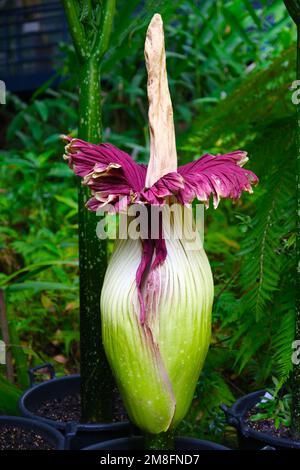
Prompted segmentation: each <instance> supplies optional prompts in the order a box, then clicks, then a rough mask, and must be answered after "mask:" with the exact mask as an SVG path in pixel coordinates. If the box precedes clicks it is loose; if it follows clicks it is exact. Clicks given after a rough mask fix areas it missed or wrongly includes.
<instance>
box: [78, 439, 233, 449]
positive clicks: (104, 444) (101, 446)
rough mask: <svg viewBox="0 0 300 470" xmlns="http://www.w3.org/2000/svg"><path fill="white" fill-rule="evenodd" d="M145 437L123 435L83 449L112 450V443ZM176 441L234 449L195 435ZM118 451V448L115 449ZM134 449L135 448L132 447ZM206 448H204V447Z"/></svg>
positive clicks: (133, 441)
mask: <svg viewBox="0 0 300 470" xmlns="http://www.w3.org/2000/svg"><path fill="white" fill-rule="evenodd" d="M142 439H143V437H142V436H131V437H121V438H118V439H111V440H109V441H103V442H101V443H100V442H99V443H97V444H93V445H91V446H87V447H84V448H83V449H81V450H106V449H105V447H107V446H108V449H107V450H110V449H109V447H110V446H111V445H112V444H120V445H122V444H123V443H125V442H126V441H131V442H132V443H137V442H141V441H142ZM175 441H177V442H178V441H179V442H181V443H182V444H184V442H187V441H190V442H191V441H193V442H195V441H197V443H199V444H200V445H205V444H207V443H209V444H213V445H214V446H215V447H216V448H215V449H211V450H222V451H223V450H226V451H227V450H232V449H229V447H225V446H223V445H222V444H218V443H216V442H213V441H206V440H203V439H197V438H195V437H187V436H177V437H175ZM99 446H100V449H99ZM114 450H116V451H117V449H114ZM132 450H134V449H132ZM180 450H184V448H182V449H180ZM203 450H204V449H203Z"/></svg>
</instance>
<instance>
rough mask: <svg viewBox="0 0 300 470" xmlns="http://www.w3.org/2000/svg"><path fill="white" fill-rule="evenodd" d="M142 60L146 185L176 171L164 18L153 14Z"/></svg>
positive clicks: (150, 184) (149, 185)
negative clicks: (147, 139)
mask: <svg viewBox="0 0 300 470" xmlns="http://www.w3.org/2000/svg"><path fill="white" fill-rule="evenodd" d="M145 62H146V67H147V72H148V82H147V92H148V101H149V112H148V118H149V132H150V160H149V165H148V170H147V176H146V187H147V188H149V187H151V186H152V185H153V184H154V183H156V181H157V180H159V179H160V178H161V177H162V176H164V175H166V174H167V173H170V172H173V171H176V170H177V152H176V141H175V130H174V122H173V109H172V102H171V97H170V92H169V87H168V78H167V70H166V52H165V38H164V29H163V20H162V17H161V16H160V14H158V13H156V14H155V15H154V16H153V18H152V20H151V22H150V24H149V27H148V30H147V35H146V41H145Z"/></svg>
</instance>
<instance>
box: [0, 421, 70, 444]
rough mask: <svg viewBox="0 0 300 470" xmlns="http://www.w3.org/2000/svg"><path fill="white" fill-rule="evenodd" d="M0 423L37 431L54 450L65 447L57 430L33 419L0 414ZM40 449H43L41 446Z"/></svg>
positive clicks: (63, 439)
mask: <svg viewBox="0 0 300 470" xmlns="http://www.w3.org/2000/svg"><path fill="white" fill-rule="evenodd" d="M1 424H8V425H13V426H14V427H17V428H22V429H24V430H25V431H26V430H28V431H34V432H37V433H38V434H39V435H40V436H42V437H43V438H44V440H45V441H47V442H48V443H49V444H50V445H51V447H53V448H54V450H63V449H64V448H65V438H64V436H63V435H62V434H61V433H60V432H59V431H57V430H56V429H54V428H53V427H51V426H48V424H44V423H40V422H38V421H36V420H35V419H27V418H19V417H17V416H0V425H1ZM40 450H43V449H42V448H41V449H40Z"/></svg>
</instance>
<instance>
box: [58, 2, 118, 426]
mask: <svg viewBox="0 0 300 470" xmlns="http://www.w3.org/2000/svg"><path fill="white" fill-rule="evenodd" d="M63 4H64V8H65V12H66V16H67V19H68V23H69V29H70V33H71V36H72V39H73V43H74V46H75V50H76V53H77V58H78V62H79V64H80V65H79V69H80V72H79V128H78V137H79V138H81V139H83V140H86V141H88V142H91V143H100V141H101V139H102V119H101V94H100V91H101V89H100V65H101V58H102V56H103V54H104V52H105V50H106V48H107V47H108V42H109V37H110V33H111V28H112V19H113V15H114V7H115V0H103V2H102V12H101V24H100V27H99V28H98V30H97V31H96V33H95V35H94V38H92V41H90V39H88V38H87V35H86V31H85V27H84V26H83V25H82V23H81V22H80V19H79V18H80V12H79V5H78V2H76V1H74V0H63ZM87 30H89V25H87ZM93 44H96V47H93ZM89 197H90V194H89V191H88V190H87V188H84V187H82V186H81V185H80V187H79V197H78V204H79V212H78V222H79V269H80V370H81V415H82V416H81V419H82V421H83V422H109V421H112V411H113V398H112V396H113V393H112V390H113V379H112V374H111V371H110V368H109V366H108V362H107V359H106V355H105V352H104V348H103V345H102V340H101V317H100V293H101V288H102V284H103V279H104V274H105V271H106V266H107V252H106V241H105V240H104V241H100V240H99V239H98V237H97V235H96V226H97V217H96V214H94V213H92V212H89V211H87V209H86V208H85V203H86V201H87V199H88V198H89Z"/></svg>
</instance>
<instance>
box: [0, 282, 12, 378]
mask: <svg viewBox="0 0 300 470" xmlns="http://www.w3.org/2000/svg"><path fill="white" fill-rule="evenodd" d="M0 327H1V331H2V338H3V341H4V344H5V346H6V352H5V354H6V374H7V379H8V380H9V381H10V383H12V384H13V383H14V382H15V378H14V366H13V358H12V353H11V350H10V337H9V328H8V320H7V314H6V305H5V298H4V291H3V289H0Z"/></svg>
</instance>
